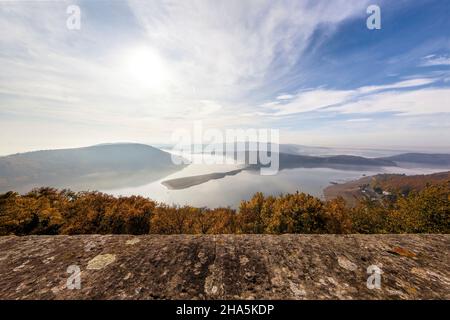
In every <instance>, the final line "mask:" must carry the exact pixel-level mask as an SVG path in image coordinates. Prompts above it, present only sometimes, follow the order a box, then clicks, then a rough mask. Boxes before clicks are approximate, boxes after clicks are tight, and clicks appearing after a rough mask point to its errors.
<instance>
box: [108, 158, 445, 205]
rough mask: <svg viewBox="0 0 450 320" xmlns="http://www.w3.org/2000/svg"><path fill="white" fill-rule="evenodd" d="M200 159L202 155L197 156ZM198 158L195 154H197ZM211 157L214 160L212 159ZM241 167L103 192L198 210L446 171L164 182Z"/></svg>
mask: <svg viewBox="0 0 450 320" xmlns="http://www.w3.org/2000/svg"><path fill="white" fill-rule="evenodd" d="M197 156H199V155H197ZM194 157H195V155H194ZM208 157H212V156H209V155H208ZM237 168H239V166H237V165H206V164H204V165H202V164H191V165H188V166H187V167H185V168H184V169H182V170H180V171H178V172H176V173H174V174H172V175H170V176H167V177H165V178H164V179H161V180H158V181H154V182H151V183H148V184H146V185H142V186H138V187H135V186H134V187H128V188H120V189H109V190H102V192H105V193H108V194H112V195H116V196H130V195H141V196H144V197H147V198H150V199H153V200H156V201H158V202H164V203H167V204H176V205H185V204H186V205H191V206H195V207H210V208H216V207H227V206H230V207H232V208H236V207H238V206H239V203H240V201H241V200H248V199H250V198H251V197H252V196H253V195H254V194H255V193H256V192H258V191H260V192H263V193H264V194H267V195H269V194H270V195H279V194H281V193H294V192H296V191H300V192H305V193H309V194H311V195H314V196H317V197H320V198H323V192H322V190H323V189H324V188H325V187H327V186H328V185H330V184H331V182H338V183H342V182H347V181H350V180H355V179H359V178H361V177H363V175H367V176H369V175H375V174H378V173H405V174H408V175H413V174H429V173H434V172H441V171H446V170H448V169H439V168H420V167H414V168H399V167H385V168H370V170H363V169H361V170H337V169H328V168H298V169H289V170H282V171H280V172H278V174H277V175H274V176H262V175H260V174H259V171H242V172H240V173H239V174H237V175H234V176H226V177H224V178H222V179H218V180H210V181H208V182H206V183H203V184H200V185H196V186H192V187H190V188H187V189H182V190H169V189H167V188H166V187H165V186H163V185H162V184H161V182H163V181H165V180H169V179H175V178H181V177H188V176H194V175H201V174H208V173H212V172H226V171H231V170H235V169H237Z"/></svg>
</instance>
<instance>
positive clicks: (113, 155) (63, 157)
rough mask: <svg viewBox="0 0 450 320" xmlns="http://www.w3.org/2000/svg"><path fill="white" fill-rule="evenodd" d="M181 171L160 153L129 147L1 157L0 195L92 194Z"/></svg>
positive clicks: (103, 146) (164, 153) (139, 146)
mask: <svg viewBox="0 0 450 320" xmlns="http://www.w3.org/2000/svg"><path fill="white" fill-rule="evenodd" d="M179 169H181V167H180V166H176V165H175V164H174V163H173V162H172V159H171V155H170V154H169V153H167V152H164V151H162V150H160V149H157V148H154V147H151V146H148V145H143V144H132V143H123V144H122V143H121V144H104V145H97V146H91V147H85V148H74V149H60V150H45V151H35V152H27V153H19V154H14V155H10V156H4V157H0V192H6V191H9V190H14V191H18V192H26V191H29V190H31V188H33V187H40V186H47V185H50V186H53V187H60V188H64V187H70V188H72V189H85V190H89V189H90V190H92V189H98V188H101V187H107V186H109V185H111V186H113V187H120V186H121V184H124V183H125V184H126V185H130V184H131V185H132V184H139V183H140V182H141V181H142V182H143V183H145V182H149V181H152V180H156V179H159V178H162V177H164V176H166V175H168V174H170V173H173V172H175V171H177V170H179Z"/></svg>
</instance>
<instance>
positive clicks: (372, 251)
mask: <svg viewBox="0 0 450 320" xmlns="http://www.w3.org/2000/svg"><path fill="white" fill-rule="evenodd" d="M449 248H450V235H348V236H337V235H281V236H269V235H219V236H189V235H173V236H158V235H146V236H122V235H105V236H100V235H83V236H27V237H15V236H8V237H1V238H0V279H1V285H0V298H1V299H450V273H449V266H450V260H449ZM374 265H375V266H377V267H378V268H380V269H381V271H382V274H381V276H380V280H381V282H380V284H381V288H379V289H376V288H374V289H369V288H368V287H367V278H368V277H369V276H370V274H368V273H367V268H368V267H369V266H374ZM70 266H71V267H70ZM68 268H69V271H70V272H72V273H68V272H67V271H68ZM78 268H79V269H78ZM372 268H373V267H372ZM77 270H80V271H81V273H80V277H79V279H80V289H77V288H76V285H77V282H76V279H77V277H76V273H77ZM69 277H71V278H70V279H69ZM68 279H69V288H70V287H71V288H73V289H69V288H68V287H67V282H68Z"/></svg>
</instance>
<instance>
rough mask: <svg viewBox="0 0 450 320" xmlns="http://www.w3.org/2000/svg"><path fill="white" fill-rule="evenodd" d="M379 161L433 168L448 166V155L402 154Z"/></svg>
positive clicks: (449, 162)
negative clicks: (415, 164)
mask: <svg viewBox="0 0 450 320" xmlns="http://www.w3.org/2000/svg"><path fill="white" fill-rule="evenodd" d="M380 159H385V160H388V161H395V162H407V163H417V164H426V165H433V166H450V154H430V153H403V154H399V155H396V156H391V157H384V158H380Z"/></svg>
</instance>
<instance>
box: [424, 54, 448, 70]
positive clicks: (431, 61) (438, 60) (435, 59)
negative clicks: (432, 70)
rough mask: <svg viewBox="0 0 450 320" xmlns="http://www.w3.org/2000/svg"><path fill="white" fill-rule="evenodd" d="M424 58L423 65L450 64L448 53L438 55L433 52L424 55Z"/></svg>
mask: <svg viewBox="0 0 450 320" xmlns="http://www.w3.org/2000/svg"><path fill="white" fill-rule="evenodd" d="M423 60H424V61H423V62H422V63H421V66H422V67H431V66H450V56H447V55H441V56H437V55H435V54H431V55H428V56H426V57H423Z"/></svg>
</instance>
